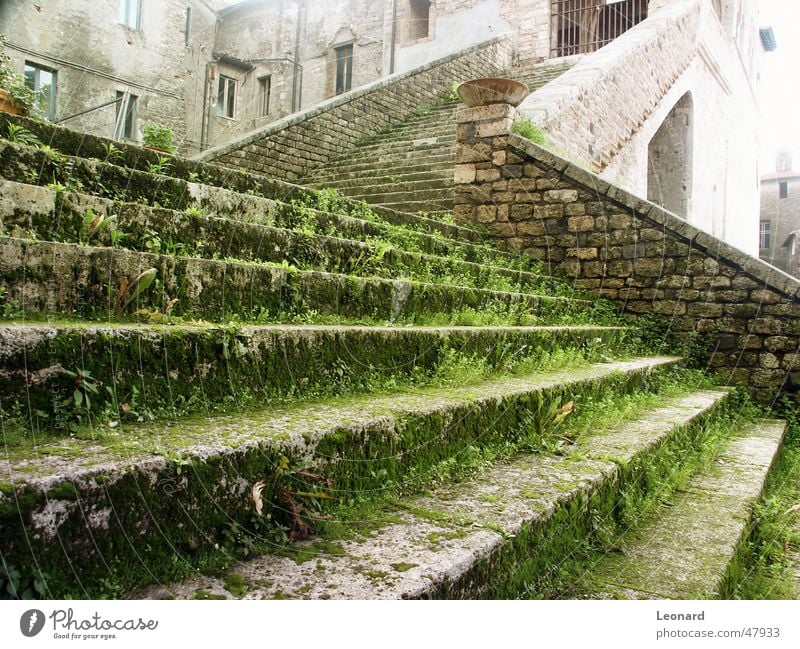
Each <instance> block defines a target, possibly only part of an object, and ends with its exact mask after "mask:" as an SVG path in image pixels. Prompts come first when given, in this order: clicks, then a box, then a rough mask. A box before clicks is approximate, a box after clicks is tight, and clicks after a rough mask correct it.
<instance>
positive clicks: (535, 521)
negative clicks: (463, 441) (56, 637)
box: [136, 391, 728, 599]
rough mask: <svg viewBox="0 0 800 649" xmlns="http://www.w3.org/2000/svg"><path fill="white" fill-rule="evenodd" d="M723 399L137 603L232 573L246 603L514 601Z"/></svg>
mask: <svg viewBox="0 0 800 649" xmlns="http://www.w3.org/2000/svg"><path fill="white" fill-rule="evenodd" d="M727 395H728V393H727V392H725V391H702V392H695V393H692V394H690V395H688V396H684V397H680V398H674V399H670V400H668V401H667V402H666V403H664V405H663V406H662V407H659V408H656V409H653V410H651V411H649V412H645V413H643V414H642V415H641V417H640V418H639V419H638V420H637V421H634V422H631V423H629V424H621V425H619V426H617V427H614V428H612V429H611V430H609V431H600V432H598V433H597V434H592V435H589V436H588V437H585V438H582V439H580V440H579V442H578V445H577V448H576V449H575V451H574V453H573V454H571V455H568V456H567V457H562V456H558V455H549V454H536V455H526V456H521V457H517V458H516V459H513V460H511V461H508V462H504V463H500V464H499V465H497V466H495V467H493V468H491V469H489V470H488V471H485V472H484V473H483V474H481V475H479V476H478V477H477V478H475V479H470V480H465V481H462V482H460V483H456V484H447V485H443V486H441V487H437V488H434V489H433V490H432V492H431V493H429V494H428V495H423V496H417V497H409V498H406V499H402V500H400V501H399V502H397V504H396V506H395V507H391V506H390V507H389V508H387V510H384V511H382V512H381V515H382V517H383V520H382V521H375V522H372V525H370V521H365V522H364V523H365V524H364V525H363V527H362V529H364V530H365V531H364V532H363V535H356V536H355V538H345V539H342V540H340V541H337V542H336V543H332V542H331V540H328V541H327V546H328V547H330V546H334V548H335V552H328V553H326V552H324V551H323V552H317V553H314V551H313V549H314V547H315V546H314V543H313V542H306V544H305V545H304V546H301V547H300V548H299V550H300V552H301V553H302V551H303V550H306V551H307V553H308V554H309V555H310V556H311V557H313V559H312V560H310V561H305V562H299V561H297V562H296V561H295V560H293V559H292V558H287V557H279V556H273V555H265V556H262V557H259V558H256V559H254V560H250V561H244V562H240V563H238V564H237V565H235V566H234V567H233V568H232V569H231V570H230V572H229V573H228V574H225V575H222V576H219V577H214V576H195V577H191V578H189V579H187V580H185V581H183V582H179V583H175V584H171V585H165V586H154V587H152V588H148V589H144V590H143V591H139V592H137V593H136V596H137V597H147V598H158V597H170V598H172V597H175V598H193V597H194V596H195V594H196V593H197V592H198V591H204V592H206V593H211V594H213V595H215V596H222V597H225V598H233V597H234V595H233V594H232V593H230V592H228V591H227V590H226V589H225V584H226V583H227V582H228V581H233V580H232V579H231V576H233V577H235V578H236V582H237V583H240V584H245V585H246V588H244V591H245V592H246V596H247V598H252V599H261V598H265V599H270V598H289V599H294V598H296V599H317V598H322V599H327V598H335V599H409V598H425V599H427V598H488V597H500V598H506V597H514V596H515V595H517V593H514V592H509V591H508V588H509V585H510V582H509V580H508V576H509V574H510V573H513V572H514V571H515V570H516V569H517V568H519V567H520V566H521V565H526V566H527V567H528V569H529V570H536V569H538V570H540V571H542V572H544V571H546V570H548V569H550V568H551V567H552V565H553V564H554V563H555V562H558V561H560V560H563V559H565V558H568V557H569V556H570V553H571V552H574V551H575V550H576V549H577V548H578V547H579V546H580V545H581V544H582V543H585V542H586V541H587V540H588V538H589V537H591V535H592V530H593V528H594V526H595V525H596V523H597V521H598V520H602V519H603V518H604V517H608V518H610V519H611V518H613V517H614V514H615V508H616V505H617V498H618V497H619V494H620V493H621V491H622V490H623V489H624V488H625V487H626V486H629V485H630V484H631V483H636V482H637V481H642V482H643V483H649V480H645V479H644V474H645V473H646V472H647V471H648V464H647V463H648V459H649V458H651V457H652V456H653V455H655V454H657V453H658V452H663V450H664V449H670V450H673V451H674V452H675V454H676V456H677V457H678V458H679V457H680V456H681V455H683V454H688V453H690V452H691V445H692V440H693V439H694V436H695V435H696V434H698V431H700V430H701V429H702V427H703V425H704V424H705V423H706V422H708V421H710V420H713V419H714V417H715V415H716V414H717V412H719V411H720V410H722V409H724V404H725V401H726V399H727ZM671 469H672V467H671V466H669V467H662V470H664V471H669V470H671ZM647 477H648V478H649V479H650V480H653V479H657V478H658V476H657V475H656V474H651V475H648V476H647Z"/></svg>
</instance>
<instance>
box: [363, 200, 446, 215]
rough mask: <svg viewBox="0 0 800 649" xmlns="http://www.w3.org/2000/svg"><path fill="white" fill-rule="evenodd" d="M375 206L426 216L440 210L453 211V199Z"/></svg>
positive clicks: (387, 203) (388, 203)
mask: <svg viewBox="0 0 800 649" xmlns="http://www.w3.org/2000/svg"><path fill="white" fill-rule="evenodd" d="M375 204H376V205H382V206H383V207H389V208H392V209H396V210H401V211H403V212H411V213H413V212H424V213H425V214H430V213H432V212H435V211H439V210H440V211H444V212H447V211H450V210H452V209H453V201H452V199H451V200H443V201H400V202H397V203H395V202H391V201H388V202H385V203H384V202H381V203H375Z"/></svg>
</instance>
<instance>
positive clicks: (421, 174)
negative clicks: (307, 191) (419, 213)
mask: <svg viewBox="0 0 800 649" xmlns="http://www.w3.org/2000/svg"><path fill="white" fill-rule="evenodd" d="M373 177H374V170H372V169H364V170H362V171H345V172H342V173H338V174H334V173H332V174H330V175H329V176H326V177H324V178H322V179H321V180H319V181H317V180H314V179H313V178H312V179H310V180H309V182H310V184H311V185H314V186H322V184H323V182H324V183H325V184H324V186H326V187H348V186H351V187H356V186H358V185H360V184H363V183H364V181H365V180H367V179H370V178H373ZM385 177H387V178H391V179H394V180H396V181H397V182H403V183H405V182H414V181H417V180H429V181H433V180H440V181H445V182H448V181H449V182H453V166H452V165H450V166H448V167H446V168H444V169H425V170H422V171H410V172H408V173H406V172H405V170H399V172H398V173H396V174H395V173H387V174H386V176H385Z"/></svg>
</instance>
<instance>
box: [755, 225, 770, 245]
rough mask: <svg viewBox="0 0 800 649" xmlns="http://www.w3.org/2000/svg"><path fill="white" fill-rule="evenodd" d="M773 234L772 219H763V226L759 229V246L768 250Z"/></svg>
mask: <svg viewBox="0 0 800 649" xmlns="http://www.w3.org/2000/svg"><path fill="white" fill-rule="evenodd" d="M771 235H772V222H771V221H761V226H760V228H759V231H758V247H759V248H761V249H762V250H767V249H769V248H771V247H772V246H771V245H770V244H771V243H772V242H771V241H770V239H771Z"/></svg>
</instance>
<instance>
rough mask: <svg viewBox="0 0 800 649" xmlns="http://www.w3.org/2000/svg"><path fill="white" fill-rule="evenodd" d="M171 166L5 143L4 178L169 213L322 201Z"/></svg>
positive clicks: (434, 224)
mask: <svg viewBox="0 0 800 649" xmlns="http://www.w3.org/2000/svg"><path fill="white" fill-rule="evenodd" d="M0 122H2V117H0ZM143 151H147V150H146V149H143ZM148 153H152V152H150V151H148ZM125 160H126V161H127V158H126V159H125ZM134 160H139V158H134ZM167 163H168V167H165V168H162V169H161V173H154V172H151V171H143V170H140V169H138V168H137V167H135V166H131V167H126V166H120V165H118V164H111V163H108V162H103V161H101V160H99V159H86V158H78V157H69V156H63V155H60V154H57V153H56V154H54V153H53V152H52V151H46V150H41V149H38V148H36V147H32V146H26V145H22V144H16V143H12V142H8V141H6V140H3V139H0V178H5V179H7V180H13V181H15V182H18V183H33V184H38V185H51V186H60V187H61V188H68V189H71V190H73V191H80V192H82V193H87V194H93V195H96V196H100V197H105V198H111V199H114V200H120V201H125V202H141V203H144V204H148V205H155V204H156V203H157V204H158V205H159V206H161V207H165V208H169V209H176V210H184V209H186V208H191V207H196V208H199V209H208V210H226V209H227V210H228V212H227V213H230V211H231V210H237V209H240V208H243V209H245V210H246V211H247V212H251V211H254V210H263V208H264V205H265V204H264V202H263V201H260V200H258V199H260V198H266V199H272V200H273V201H280V202H288V201H291V200H298V201H305V202H307V203H309V204H312V205H313V204H315V202H316V201H317V200H318V194H317V192H316V191H315V190H312V189H309V188H306V187H300V186H297V185H291V184H289V183H283V182H279V181H273V180H269V179H267V178H264V177H262V176H256V175H253V174H247V173H243V172H237V171H233V170H229V169H222V168H220V167H217V166H215V165H208V164H205V163H191V162H190V161H187V160H184V159H182V158H177V157H170V158H169V160H168V161H167ZM148 164H150V165H152V164H154V163H153V162H148ZM193 165H200V166H199V167H194V166H193ZM193 169H199V171H194V170H193ZM164 174H168V175H164ZM361 207H362V206H361V204H360V203H358V202H354V201H350V200H349V199H346V198H342V199H341V200H339V201H337V212H338V214H341V215H350V214H355V215H358V214H359V213H360V212H361ZM376 211H377V213H378V214H379V215H380V217H381V218H382V219H383V220H384V221H385V222H387V223H389V224H392V225H401V226H408V227H412V228H415V229H422V230H424V231H429V232H439V233H441V234H442V235H444V236H445V237H449V238H451V239H460V240H462V241H472V242H480V241H483V239H484V238H485V235H484V234H483V233H480V232H478V231H476V230H475V229H472V228H467V227H464V226H460V225H454V224H452V223H443V222H441V221H437V220H435V219H429V218H425V217H423V216H417V215H414V214H404V213H401V212H398V211H397V210H392V209H377V210H376ZM223 213H225V212H223Z"/></svg>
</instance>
